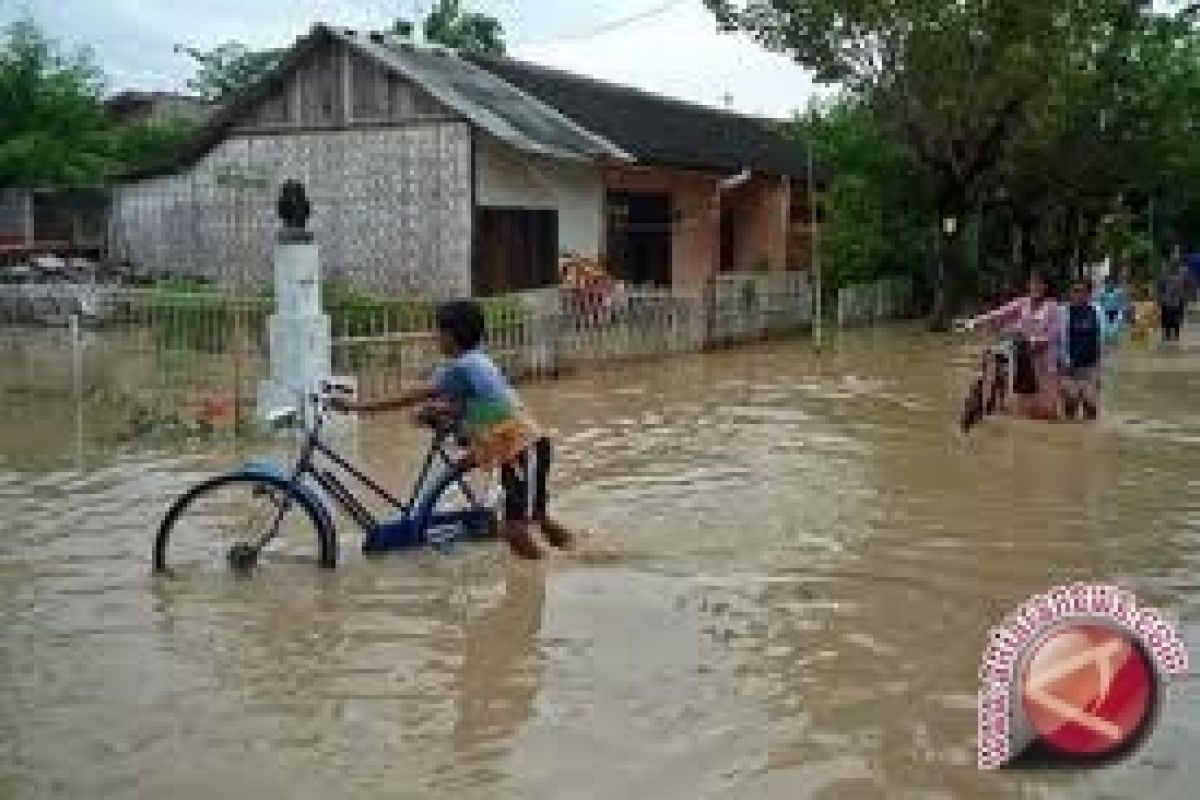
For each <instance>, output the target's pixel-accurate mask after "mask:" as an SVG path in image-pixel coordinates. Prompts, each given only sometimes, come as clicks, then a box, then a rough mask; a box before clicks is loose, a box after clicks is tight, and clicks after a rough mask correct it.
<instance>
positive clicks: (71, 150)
mask: <svg viewBox="0 0 1200 800" xmlns="http://www.w3.org/2000/svg"><path fill="white" fill-rule="evenodd" d="M102 90H103V80H102V77H101V74H100V70H99V68H98V67H97V66H96V63H95V61H94V60H93V58H92V55H91V53H90V52H89V51H87V50H83V49H80V50H75V51H69V52H68V51H64V50H63V49H62V48H60V47H59V46H58V45H57V44H56V43H55V42H54V41H52V40H50V39H49V38H47V37H46V36H45V34H44V33H43V32H42V30H41V29H40V28H39V27H38V26H37V23H35V22H34V21H33V20H32V19H30V18H24V19H19V20H17V21H16V22H13V23H11V24H10V25H8V27H6V28H4V29H3V31H2V32H0V186H55V185H67V184H76V185H78V184H90V183H94V182H96V181H98V180H100V178H101V177H102V176H103V175H104V173H105V171H106V169H107V168H108V166H109V158H108V152H107V151H108V146H109V141H110V140H109V139H108V137H107V135H106V131H105V127H106V126H105V119H104V112H103V110H102V108H101V105H100V95H101V92H102Z"/></svg>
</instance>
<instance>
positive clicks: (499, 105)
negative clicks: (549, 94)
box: [331, 29, 629, 161]
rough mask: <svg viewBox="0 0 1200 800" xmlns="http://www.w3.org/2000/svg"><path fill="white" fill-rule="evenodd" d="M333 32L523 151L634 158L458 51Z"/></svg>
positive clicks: (589, 158) (591, 158)
mask: <svg viewBox="0 0 1200 800" xmlns="http://www.w3.org/2000/svg"><path fill="white" fill-rule="evenodd" d="M331 32H332V34H333V35H334V36H335V37H336V38H338V39H340V40H341V41H343V42H345V43H346V44H347V45H349V46H350V47H352V48H354V49H356V50H358V51H359V52H360V53H362V54H363V55H365V56H366V57H368V58H371V59H374V60H375V61H377V62H378V63H380V64H383V65H384V66H386V67H387V68H389V69H391V70H392V71H394V72H395V73H397V74H399V75H402V76H403V77H405V78H407V79H408V80H411V81H412V82H413V83H415V84H417V85H418V86H420V87H421V88H422V89H424V90H425V91H427V92H428V93H429V94H431V95H432V96H433V97H435V98H437V99H438V100H439V101H440V102H442V103H443V104H444V105H446V106H448V107H450V108H452V109H453V110H455V111H457V112H458V113H459V114H461V115H462V116H463V117H465V118H467V119H468V120H470V121H471V122H473V123H474V124H475V125H477V126H478V127H479V128H481V129H483V130H485V131H487V132H488V133H490V134H491V135H493V136H495V137H496V138H498V139H500V140H501V141H504V142H506V143H508V144H510V145H512V146H513V147H516V148H517V149H519V150H524V151H526V152H529V153H537V154H539V155H546V156H551V157H553V158H563V159H570V160H585V161H594V160H600V159H620V160H626V159H628V158H629V156H628V155H627V154H626V153H625V152H624V151H623V150H622V149H621V148H619V147H617V146H616V145H614V144H612V143H611V142H609V141H608V140H607V139H604V138H603V137H600V136H598V135H596V134H594V133H592V132H591V131H588V130H586V129H585V128H583V127H581V126H580V125H578V124H577V123H575V122H574V121H572V120H571V119H569V118H567V117H566V116H564V115H563V114H561V113H560V112H558V111H557V110H555V109H554V108H551V107H550V106H549V105H547V104H546V103H543V102H542V101H541V100H538V99H537V98H534V97H532V96H530V95H529V94H527V93H525V92H523V91H522V90H521V89H518V88H517V87H515V86H513V85H512V84H510V83H508V82H506V81H504V80H502V79H501V78H499V77H498V76H496V75H493V74H492V73H491V72H488V71H487V70H485V69H481V68H480V67H478V66H476V65H475V64H472V63H471V62H469V61H466V60H465V59H462V58H459V57H458V56H457V55H455V54H454V53H453V52H450V51H448V50H441V49H434V48H427V47H419V46H416V45H412V44H404V43H399V42H396V41H395V40H389V39H387V38H384V37H382V36H379V35H372V34H361V33H356V32H354V31H349V30H344V29H331Z"/></svg>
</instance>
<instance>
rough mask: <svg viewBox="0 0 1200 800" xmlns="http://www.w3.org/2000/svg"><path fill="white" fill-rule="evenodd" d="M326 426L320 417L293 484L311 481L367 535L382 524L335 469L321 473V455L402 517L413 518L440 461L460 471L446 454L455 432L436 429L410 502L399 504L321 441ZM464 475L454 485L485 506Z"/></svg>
mask: <svg viewBox="0 0 1200 800" xmlns="http://www.w3.org/2000/svg"><path fill="white" fill-rule="evenodd" d="M323 423H324V416H323V415H318V416H317V419H316V423H315V424H314V426H313V428H312V429H311V430H310V431H309V433H308V434H307V435H306V436H305V440H304V444H303V445H302V446H301V449H300V456H299V458H298V459H297V460H296V464H295V466H294V467H293V470H292V480H293V481H300V480H302V479H303V478H304V477H311V478H312V479H313V480H314V481H316V482H317V484H318V485H320V487H321V488H322V489H324V490H325V492H326V493H327V494H328V495H329V497H331V498H332V499H333V500H334V501H335V502H336V503H337V504H338V505H339V506H340V507H341V508H342V510H343V511H345V512H346V514H347V516H349V517H350V518H351V519H353V520H354V522H355V524H357V525H358V526H359V528H361V529H362V531H363V532H364V533H370V532H371V531H372V530H374V529H375V528H377V527H378V526H379V524H380V522H379V520H377V519H376V518H375V517H374V516H372V515H371V513H370V512H369V511H368V510H367V508H366V506H364V505H363V503H362V502H361V501H360V500H359V499H358V498H357V497H356V496H355V495H354V493H353V492H351V491H350V490H349V489H348V488H346V485H345V484H344V483H343V482H342V481H341V480H339V479H338V477H337V473H336V472H334V471H333V470H332V469H327V468H326V469H321V468H320V467H319V465H318V464H317V463H316V460H315V456H316V455H317V454H320V455H322V456H324V457H325V458H327V459H329V460H330V461H332V462H333V463H334V464H335V465H336V466H337V467H339V468H340V469H341V470H342V471H343V472H345V473H347V474H348V475H350V476H351V477H352V478H354V479H355V481H357V482H358V484H359V485H361V486H365V487H366V488H367V489H369V490H370V491H371V492H372V493H373V494H374V495H375V496H377V497H379V498H380V499H382V500H384V501H386V502H387V503H388V504H389V505H390V506H392V507H393V508H395V509H396V510H398V511H399V512H400V513H401V514H402V515H408V514H411V513H412V512H413V510H414V509H415V507H416V503H417V500H418V498H419V496H420V494H421V490H422V489H423V488H424V487H425V483H426V480H427V479H428V478H429V475H430V471H431V470H432V469H433V467H434V464H435V463H436V462H437V461H438V460H439V459H440V460H441V462H442V463H443V464H445V465H446V466H447V467H449V468H450V469H452V470H456V468H457V464H456V462H455V460H454V459H453V458H452V457H451V455H450V454H449V453H448V452H446V446H445V444H446V441H447V439H449V438H450V436H451V433H452V432H451V431H450V430H449V429H435V430H434V436H433V440H432V442H430V445H429V449H428V450H427V451H426V453H425V459H424V461H423V463H422V464H421V470H420V472H419V473H418V475H417V479H416V481H415V482H414V483H413V487H412V490H411V492H410V493H409V497H408V500H407V501H403V500H399V499H397V498H396V497H395V496H394V495H393V494H391V493H390V492H388V491H387V490H386V489H384V488H383V487H382V486H380V485H379V484H378V483H377V482H376V481H374V480H372V479H371V477H370V476H368V475H367V474H365V473H364V472H363V471H362V470H360V469H358V468H357V467H355V466H354V465H353V464H351V463H350V462H349V461H347V460H346V459H345V458H344V457H342V456H341V455H340V454H339V453H338V452H337V451H335V450H334V449H333V448H332V447H330V446H329V445H328V444H326V443H325V442H324V441H323V440H322V439H321V435H320V434H321V427H322V425H323ZM464 474H465V473H463V472H461V471H458V472H457V474H456V477H455V478H454V483H455V484H457V485H458V487H459V488H460V489H461V490H462V492H463V495H464V496H465V497H466V498H467V501H468V502H470V503H471V504H472V505H473V506H481V505H482V503H480V501H479V499H478V498H477V497H476V496H475V492H474V491H473V490H472V489H471V486H470V484H468V483H467V482H466V481H465V480H464V479H463V478H464Z"/></svg>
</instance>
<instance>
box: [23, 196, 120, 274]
mask: <svg viewBox="0 0 1200 800" xmlns="http://www.w3.org/2000/svg"><path fill="white" fill-rule="evenodd" d="M109 201H110V196H109V192H108V191H107V190H104V189H0V265H3V264H10V263H20V262H22V261H25V260H26V259H27V258H29V257H30V256H33V255H44V254H51V253H53V254H58V255H65V256H87V257H89V258H100V257H101V256H102V255H103V254H104V250H105V233H106V230H105V229H106V226H107V219H108V208H109Z"/></svg>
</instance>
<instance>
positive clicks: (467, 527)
mask: <svg viewBox="0 0 1200 800" xmlns="http://www.w3.org/2000/svg"><path fill="white" fill-rule="evenodd" d="M328 388H329V387H326V390H327V391H328ZM334 388H336V387H334ZM312 402H313V403H314V405H315V406H316V407H317V413H316V415H315V422H314V423H313V425H312V427H311V428H310V429H309V431H308V432H307V434H306V436H305V439H304V442H303V444H302V445H301V448H300V454H299V457H298V458H297V460H296V463H295V465H294V466H293V468H292V470H291V471H290V473H289V472H288V471H286V470H285V469H284V468H283V467H282V466H281V465H279V464H277V463H274V462H264V461H252V462H248V463H246V464H244V465H243V466H242V467H240V468H239V469H237V470H235V471H234V473H233V474H234V475H241V476H247V477H252V478H263V479H266V480H268V481H270V482H272V483H274V484H276V485H279V486H281V487H282V488H284V489H286V490H287V491H288V493H289V494H290V495H291V496H292V498H293V499H295V500H297V501H299V502H300V503H301V504H302V505H305V506H307V507H309V508H311V509H313V510H315V511H316V512H317V515H316V516H317V519H316V522H317V525H318V527H322V528H325V530H322V531H320V535H322V536H323V537H328V538H327V539H326V541H330V542H336V541H337V535H336V530H335V526H334V522H333V516H332V515H331V514H330V513H329V509H328V507H327V506H326V503H325V501H324V500H323V499H322V498H321V496H320V493H318V492H316V491H314V490H313V487H312V486H311V484H310V483H309V480H311V481H312V482H313V483H315V484H316V485H317V486H320V488H321V489H322V490H324V493H325V495H326V496H327V497H329V498H330V499H331V500H332V501H333V502H334V503H336V504H337V505H338V506H339V507H340V508H341V509H342V510H343V511H345V513H346V515H347V516H348V517H350V519H352V520H354V522H355V524H356V525H358V527H359V528H361V529H362V531H363V534H364V538H363V551H364V552H372V553H374V552H383V551H388V550H403V549H412V548H416V547H421V546H424V545H427V544H435V545H436V544H446V543H448V542H450V541H453V540H456V539H489V538H495V536H496V534H497V528H496V524H495V514H494V511H493V509H492V508H491V507H490V506H489V505H487V504H486V503H485V502H483V501H482V500H481V499H480V498H479V497H477V495H476V493H475V491H474V490H473V489H472V488H471V486H470V484H469V483H468V482H467V481H466V480H465V477H466V470H465V469H463V467H462V465H461V463H460V462H459V461H458V460H456V459H454V458H453V457H452V456H451V454H450V453H449V452H448V451H447V444H448V443H449V442H450V441H451V440H452V439H454V438H455V437H456V436H457V432H456V430H455V429H454V428H453V427H452V426H448V425H444V424H438V423H435V422H434V421H432V420H429V421H427V422H428V423H429V424H430V425H431V427H432V428H433V438H432V440H431V442H430V446H429V450H428V451H427V452H426V454H425V459H424V462H423V463H422V465H421V470H420V473H419V474H418V476H417V479H416V481H415V483H414V484H413V488H412V492H411V494H410V495H409V498H408V500H407V501H402V500H399V499H398V498H396V497H395V496H394V495H392V494H391V493H390V492H388V491H387V490H386V489H384V488H383V487H382V486H380V485H379V484H378V483H377V482H375V481H374V480H372V479H371V478H370V477H369V476H368V475H366V474H365V473H363V472H362V470H360V469H358V468H356V467H355V466H354V465H353V464H351V463H350V462H349V461H347V460H346V459H345V458H343V457H342V456H341V455H340V454H338V453H337V452H336V451H335V450H333V448H331V447H330V446H329V445H328V444H326V443H325V442H324V441H323V440H322V439H321V428H322V425H323V423H324V420H325V417H324V414H323V413H321V411H322V409H323V405H324V402H323V401H322V400H321V398H319V397H318V396H316V395H314V396H313V398H312ZM318 454H319V455H321V456H324V457H325V458H326V459H328V461H330V462H332V466H324V465H321V464H319V463H318V462H317V459H316V456H317V455H318ZM437 466H442V467H444V469H443V471H442V474H441V475H440V476H438V477H437V479H436V480H433V481H432V482H431V480H430V479H431V476H432V475H433V472H434V469H435V467H437ZM334 467H336V468H337V469H340V470H341V471H342V472H343V473H345V474H347V475H349V476H350V477H352V478H354V479H355V480H356V481H357V482H358V483H359V484H360V485H362V486H365V487H366V488H367V489H369V490H370V491H371V492H372V493H373V494H374V495H375V496H377V497H378V498H380V499H382V500H384V501H385V502H387V504H388V505H389V506H390V507H391V508H393V509H395V510H396V512H398V513H397V515H396V516H394V517H391V518H390V519H386V520H380V519H377V518H376V517H375V516H374V515H372V514H371V512H370V511H369V510H368V509H367V508H366V506H365V505H364V504H363V503H362V502H361V501H360V500H359V499H358V498H357V497H356V496H355V495H354V493H353V492H351V491H350V490H349V489H348V488H347V487H346V484H345V483H343V482H342V480H340V479H339V477H338V474H337V471H336V469H334ZM456 486H457V488H458V489H459V490H461V491H462V493H463V496H464V498H465V499H466V501H467V506H466V507H465V508H457V509H453V510H438V508H437V504H438V501H439V500H441V499H442V497H443V496H444V495H445V494H446V492H447V491H450V490H451V489H453V488H454V487H456ZM286 510H287V509H286V508H283V509H281V512H280V519H282V516H283V513H286ZM277 523H278V521H277ZM275 527H276V528H278V524H276V526H275ZM273 535H274V532H272V533H271V534H270V536H273ZM262 544H265V542H263V543H262Z"/></svg>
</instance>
